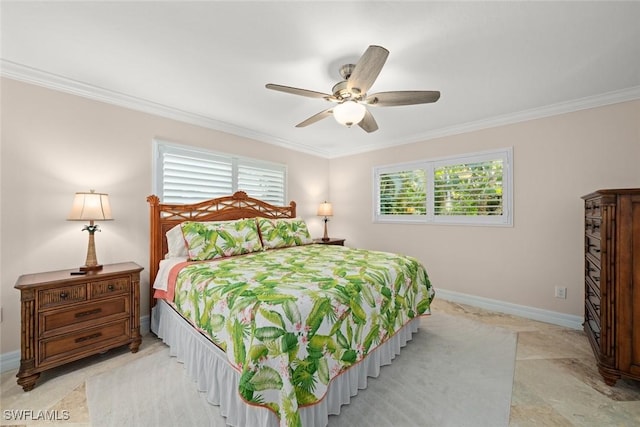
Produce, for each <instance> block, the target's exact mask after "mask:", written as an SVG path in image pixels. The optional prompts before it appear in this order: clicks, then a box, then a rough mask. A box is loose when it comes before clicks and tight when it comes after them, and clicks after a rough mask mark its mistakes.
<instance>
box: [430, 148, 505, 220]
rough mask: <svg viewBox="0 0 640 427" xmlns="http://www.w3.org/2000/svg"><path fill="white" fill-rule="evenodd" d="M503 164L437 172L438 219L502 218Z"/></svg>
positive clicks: (435, 182) (458, 167)
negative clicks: (478, 216) (458, 217)
mask: <svg viewBox="0 0 640 427" xmlns="http://www.w3.org/2000/svg"><path fill="white" fill-rule="evenodd" d="M502 163H503V162H502V160H493V161H489V162H480V163H470V164H458V165H451V166H444V167H440V168H436V169H435V170H434V188H435V190H434V205H435V208H434V210H435V214H436V215H470V216H474V215H502V188H503V186H502V172H503V166H502Z"/></svg>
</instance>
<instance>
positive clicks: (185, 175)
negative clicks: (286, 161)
mask: <svg viewBox="0 0 640 427" xmlns="http://www.w3.org/2000/svg"><path fill="white" fill-rule="evenodd" d="M154 152H155V153H156V155H155V159H156V160H155V163H154V169H155V173H154V176H155V178H154V192H155V193H156V194H158V195H159V196H160V198H161V200H162V202H163V203H172V204H186V203H197V202H201V201H203V200H207V199H212V198H215V197H222V196H229V195H231V194H233V193H235V192H236V191H244V192H246V193H247V194H248V195H249V196H250V197H254V198H257V199H260V200H264V201H266V202H268V203H272V204H274V205H278V206H284V204H285V200H286V178H287V176H286V166H284V165H280V164H276V163H270V162H262V161H259V160H254V159H248V158H241V157H236V156H230V155H225V154H221V153H215V152H212V151H209V150H205V149H201V148H195V147H187V146H182V145H177V144H171V143H167V142H163V141H158V140H155V141H154Z"/></svg>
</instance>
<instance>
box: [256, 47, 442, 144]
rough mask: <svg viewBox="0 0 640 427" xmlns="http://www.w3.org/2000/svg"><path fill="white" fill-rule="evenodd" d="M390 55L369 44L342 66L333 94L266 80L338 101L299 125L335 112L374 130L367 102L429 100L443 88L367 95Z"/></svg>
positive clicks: (286, 89)
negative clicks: (354, 62) (358, 54)
mask: <svg viewBox="0 0 640 427" xmlns="http://www.w3.org/2000/svg"><path fill="white" fill-rule="evenodd" d="M388 56H389V51H388V50H387V49H385V48H383V47H381V46H375V45H371V46H369V47H368V48H367V50H366V51H365V52H364V54H363V55H362V56H361V57H360V59H359V60H358V63H357V64H345V65H343V66H342V67H340V75H341V76H342V78H343V79H344V80H343V81H341V82H339V83H337V84H336V85H335V86H333V89H332V92H333V93H332V94H327V93H322V92H316V91H313V90H307V89H300V88H297V87H291V86H282V85H277V84H273V83H269V84H267V85H266V88H267V89H272V90H277V91H280V92H286V93H291V94H294V95H300V96H306V97H309V98H322V99H324V100H326V101H330V102H334V103H336V104H337V105H335V106H332V107H330V108H327V109H326V110H324V111H321V112H319V113H317V114H315V115H313V116H311V117H309V118H308V119H306V120H304V121H303V122H300V123H298V124H297V125H296V127H299V128H300V127H305V126H309V125H310V124H313V123H315V122H317V121H320V120H322V119H324V118H326V117H329V116H331V115H333V117H334V118H335V119H336V121H338V123H341V124H343V125H345V126H347V127H351V126H352V125H354V124H357V125H358V126H360V127H361V128H362V129H364V130H365V131H366V132H375V131H376V130H378V124H377V123H376V120H375V119H374V118H373V115H372V114H371V113H370V112H369V110H367V108H366V106H367V105H370V106H376V107H393V106H396V105H414V104H428V103H431V102H436V101H437V100H438V99H439V98H440V92H438V91H424V90H410V91H393V92H378V93H374V94H371V95H367V92H368V91H369V88H370V87H371V86H372V85H373V83H374V82H375V80H376V78H377V77H378V74H380V70H382V66H383V65H384V63H385V61H386V60H387V57H388Z"/></svg>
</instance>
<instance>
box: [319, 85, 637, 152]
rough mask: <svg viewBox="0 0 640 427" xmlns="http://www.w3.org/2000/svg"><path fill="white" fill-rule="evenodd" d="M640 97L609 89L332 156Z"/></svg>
mask: <svg viewBox="0 0 640 427" xmlns="http://www.w3.org/2000/svg"><path fill="white" fill-rule="evenodd" d="M637 99H640V86H634V87H631V88H627V89H621V90H616V91H612V92H607V93H603V94H600V95H594V96H588V97H585V98H580V99H576V100H572V101H566V102H559V103H557V104H551V105H547V106H544V107H540V108H532V109H530V110H524V111H519V112H516V113H510V114H505V115H502V116H495V117H490V118H488V119H483V120H477V121H473V122H468V123H462V124H460V125H455V126H449V127H446V128H441V129H435V130H432V131H429V132H424V133H421V134H417V135H415V136H413V137H411V138H410V139H405V140H402V141H397V140H396V141H389V142H387V143H386V144H384V145H376V146H365V147H360V148H359V149H357V150H352V151H348V152H347V151H344V152H341V153H340V154H339V155H334V156H331V157H330V158H337V157H344V156H350V155H356V154H362V153H366V152H370V151H374V150H382V149H385V148H392V147H397V146H399V145H405V144H414V143H416V142H424V141H429V140H432V139H436V138H443V137H446V136H452V135H459V134H463V133H469V132H475V131H479V130H483V129H489V128H495V127H499V126H506V125H511V124H514V123H519V122H525V121H530V120H536V119H541V118H545V117H551V116H557V115H560V114H567V113H573V112H575V111H580V110H587V109H590V108H596V107H604V106H606V105H612V104H619V103H621V102H628V101H635V100H637Z"/></svg>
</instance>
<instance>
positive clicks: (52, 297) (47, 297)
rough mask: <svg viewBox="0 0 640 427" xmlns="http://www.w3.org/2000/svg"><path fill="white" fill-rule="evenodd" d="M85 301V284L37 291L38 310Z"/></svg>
mask: <svg viewBox="0 0 640 427" xmlns="http://www.w3.org/2000/svg"><path fill="white" fill-rule="evenodd" d="M86 299H87V286H86V285H85V284H82V285H77V286H66V287H64V288H55V289H44V290H41V291H38V301H39V304H38V307H39V308H40V309H43V308H48V307H55V306H59V305H63V304H71V303H74V302H79V301H85V300H86Z"/></svg>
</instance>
